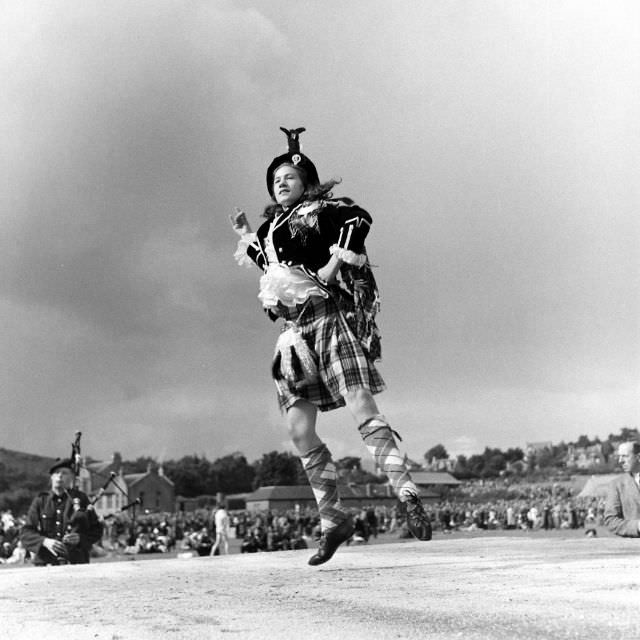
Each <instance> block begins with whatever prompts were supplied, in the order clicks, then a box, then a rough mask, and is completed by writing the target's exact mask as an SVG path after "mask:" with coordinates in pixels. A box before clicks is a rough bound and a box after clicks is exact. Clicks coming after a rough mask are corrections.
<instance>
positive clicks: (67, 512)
mask: <svg viewBox="0 0 640 640" xmlns="http://www.w3.org/2000/svg"><path fill="white" fill-rule="evenodd" d="M74 498H75V499H77V500H78V501H79V506H80V510H79V511H76V510H74V506H73V501H74ZM88 506H89V498H88V497H87V495H86V494H85V493H83V492H82V491H78V490H77V489H70V490H69V491H68V494H67V495H65V496H64V497H63V499H62V501H61V502H60V503H59V504H56V500H55V494H54V493H53V492H52V491H48V492H45V493H41V494H39V495H38V496H37V497H36V498H35V499H34V501H33V502H32V503H31V506H30V507H29V511H28V513H27V521H26V523H25V525H24V527H23V529H22V533H21V535H20V539H21V540H22V544H24V546H25V548H26V549H27V551H30V552H31V553H33V554H34V555H35V559H34V564H36V565H44V564H58V559H57V558H56V557H55V556H54V555H52V554H51V553H50V552H49V550H48V549H47V548H46V547H44V546H43V545H42V542H43V540H44V539H45V538H56V539H58V540H62V537H63V536H64V534H66V533H69V532H72V531H73V532H75V533H78V534H79V535H80V543H79V544H78V545H77V546H74V547H71V546H68V548H67V552H68V556H67V558H66V561H67V562H69V563H70V564H86V563H87V562H89V556H90V551H91V547H92V545H93V544H94V543H96V542H99V541H100V539H101V537H102V525H101V524H100V522H99V520H98V517H97V515H96V513H95V511H94V510H93V509H91V508H89V509H88V508H87V507H88ZM58 510H60V513H59V514H58V513H57V511H58Z"/></svg>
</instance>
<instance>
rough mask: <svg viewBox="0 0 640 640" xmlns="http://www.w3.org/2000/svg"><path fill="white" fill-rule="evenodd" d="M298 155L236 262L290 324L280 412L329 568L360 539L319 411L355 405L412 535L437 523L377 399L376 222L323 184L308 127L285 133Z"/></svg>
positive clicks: (278, 168) (271, 176) (281, 171)
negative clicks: (372, 255) (308, 150)
mask: <svg viewBox="0 0 640 640" xmlns="http://www.w3.org/2000/svg"><path fill="white" fill-rule="evenodd" d="M282 131H284V132H285V134H286V135H287V138H288V146H289V148H288V151H287V153H285V154H284V155H281V156H278V157H277V158H275V159H274V160H273V161H272V162H271V164H270V165H269V168H268V169H267V189H268V191H269V195H270V196H271V198H272V202H271V203H270V204H269V205H268V206H267V207H266V209H265V212H264V217H265V218H266V220H265V222H263V223H262V224H261V225H260V227H259V228H258V230H257V232H256V233H253V232H252V231H251V228H250V226H249V223H248V221H247V217H246V215H245V213H244V212H243V211H241V210H240V209H236V212H235V214H234V215H232V216H230V218H231V222H232V225H233V228H234V230H235V231H236V233H238V235H239V236H240V240H239V242H238V249H237V251H236V260H237V261H238V262H239V263H240V264H248V265H251V264H252V263H255V264H256V265H258V267H260V268H261V269H262V270H263V272H264V273H263V275H262V277H261V278H260V292H259V294H258V297H259V299H260V301H261V302H262V305H263V307H264V309H265V310H266V312H267V313H268V315H269V316H270V317H271V318H272V319H274V320H276V319H278V318H281V319H282V320H284V326H283V331H282V333H281V334H280V337H279V338H278V342H277V345H276V353H275V355H274V360H273V364H272V373H273V378H274V380H275V383H276V387H277V392H278V400H279V403H280V407H281V408H282V410H283V411H284V412H286V417H287V426H288V429H289V434H290V436H291V439H292V441H293V444H294V445H295V447H296V449H297V450H298V452H299V453H300V459H301V460H302V464H303V467H304V469H305V472H306V474H307V477H308V479H309V484H310V485H311V488H312V489H313V493H314V496H315V498H316V502H317V503H318V511H319V514H320V522H321V529H322V536H321V539H320V543H319V546H318V549H317V551H316V553H315V554H314V555H313V556H312V557H311V558H310V559H309V564H311V565H319V564H322V563H324V562H327V560H329V559H330V558H331V557H332V556H333V554H334V553H335V551H336V549H337V548H338V547H339V546H340V545H341V544H342V543H343V542H345V541H347V540H348V539H349V538H350V537H351V535H352V534H353V528H354V527H353V521H352V518H351V516H350V515H349V514H348V512H347V510H346V509H345V508H344V506H343V505H342V504H341V502H340V496H339V491H338V486H337V482H336V468H335V465H334V462H333V460H332V458H331V453H330V452H329V450H328V448H327V446H326V445H325V444H324V443H323V442H322V440H321V439H320V438H319V437H318V434H317V433H316V418H317V414H318V410H320V411H331V410H333V409H337V408H338V407H343V406H346V407H347V408H348V409H349V411H350V412H351V414H352V416H353V418H354V420H355V422H356V424H357V425H358V430H359V431H360V434H361V435H362V438H363V440H364V442H365V445H366V447H367V449H368V450H369V451H370V453H371V454H372V455H373V458H374V460H375V463H376V465H377V466H378V468H379V469H380V470H381V471H382V472H383V473H384V474H386V476H387V478H388V479H389V482H390V484H391V485H392V487H393V489H394V491H395V493H396V495H397V497H398V499H399V501H400V502H401V503H402V505H403V507H404V509H405V511H406V519H407V526H408V528H409V531H410V532H411V533H412V534H413V535H414V536H415V537H416V538H418V539H419V540H430V539H431V524H430V521H429V518H428V516H427V514H426V513H425V510H424V508H423V506H422V503H421V501H420V497H419V493H418V489H417V488H416V485H415V484H414V483H413V481H412V480H411V477H410V475H409V472H408V471H407V469H406V465H405V464H404V458H403V456H402V455H401V454H400V451H399V450H398V447H397V445H396V441H395V438H394V436H397V433H396V432H395V431H393V430H392V429H391V427H390V426H389V423H388V422H387V420H386V418H385V417H384V416H383V415H381V413H380V411H379V409H378V406H377V404H376V401H375V400H374V397H373V396H374V394H376V393H379V392H380V391H382V390H383V389H384V388H385V385H384V381H383V380H382V377H381V376H380V374H379V373H378V370H377V369H376V367H375V365H374V362H375V361H376V360H377V359H379V357H380V334H379V332H378V328H377V326H376V323H375V315H376V313H377V311H378V307H379V297H378V290H377V287H376V283H375V280H374V278H373V274H372V272H371V267H370V265H369V260H368V258H367V253H366V249H365V245H364V241H365V238H366V236H367V234H368V232H369V229H370V227H371V216H370V215H369V214H368V213H367V212H366V211H364V209H361V208H360V207H359V206H357V205H356V204H355V203H354V202H353V201H352V200H349V199H348V198H333V197H332V193H331V190H332V188H333V187H334V186H335V185H336V184H337V181H336V180H330V181H328V182H324V183H321V182H320V180H319V178H318V172H317V170H316V167H315V166H314V164H313V163H312V162H311V160H310V159H309V158H308V157H307V156H305V155H303V154H302V153H301V151H300V145H299V136H300V133H302V132H303V131H304V129H303V128H300V129H294V130H287V129H282Z"/></svg>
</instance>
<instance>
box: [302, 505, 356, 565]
mask: <svg viewBox="0 0 640 640" xmlns="http://www.w3.org/2000/svg"><path fill="white" fill-rule="evenodd" d="M354 530H355V527H354V526H353V519H352V518H351V516H348V517H347V519H346V520H344V521H343V522H341V523H340V524H339V525H338V526H337V527H333V529H329V530H328V531H327V532H326V533H323V534H322V537H321V538H320V543H319V544H318V550H317V551H316V552H315V554H314V555H312V556H311V557H310V558H309V564H310V565H312V566H317V565H319V564H324V563H325V562H327V561H328V560H331V558H332V557H333V554H334V553H335V552H336V550H337V549H338V547H339V546H340V545H341V544H342V543H343V542H346V541H347V540H349V538H351V536H352V535H353V532H354Z"/></svg>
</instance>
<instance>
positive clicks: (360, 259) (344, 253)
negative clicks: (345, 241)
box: [329, 244, 367, 267]
mask: <svg viewBox="0 0 640 640" xmlns="http://www.w3.org/2000/svg"><path fill="white" fill-rule="evenodd" d="M329 253H330V254H331V255H332V256H335V257H336V258H339V259H340V260H342V262H346V263H347V264H351V265H353V266H354V267H362V266H363V265H364V264H365V263H366V262H367V256H366V255H365V254H364V253H355V252H354V251H351V250H349V249H342V248H341V247H339V246H338V245H337V244H334V245H332V246H331V247H330V248H329Z"/></svg>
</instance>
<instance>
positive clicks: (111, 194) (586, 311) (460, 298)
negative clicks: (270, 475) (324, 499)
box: [0, 0, 640, 461]
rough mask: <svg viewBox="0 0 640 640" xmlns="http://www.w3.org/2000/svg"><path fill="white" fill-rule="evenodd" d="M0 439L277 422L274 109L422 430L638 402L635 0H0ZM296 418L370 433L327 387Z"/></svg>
mask: <svg viewBox="0 0 640 640" xmlns="http://www.w3.org/2000/svg"><path fill="white" fill-rule="evenodd" d="M0 32H1V37H0V77H1V78H2V80H1V83H2V84H1V90H0V128H1V129H0V131H1V134H2V140H3V144H2V146H1V149H0V157H1V162H2V169H3V170H2V176H3V188H2V192H1V194H0V225H1V229H2V232H1V233H0V322H1V323H2V331H1V332H0V341H1V342H0V344H1V349H2V350H1V356H2V359H3V361H4V363H5V367H4V375H3V380H2V384H1V385H0V403H1V407H2V416H1V418H0V425H1V427H0V446H2V447H4V448H7V449H15V450H19V451H25V452H29V453H36V454H40V455H50V456H52V457H56V456H63V455H67V453H68V451H69V445H70V443H71V441H72V440H73V437H74V432H75V431H77V430H80V431H82V433H83V436H82V445H83V452H84V453H85V454H87V455H90V456H91V457H93V458H96V459H108V458H109V457H110V456H111V455H112V453H113V452H114V451H118V452H120V453H121V454H122V455H123V457H124V458H125V459H135V458H137V457H139V456H151V457H153V458H156V459H157V460H159V461H162V460H165V459H178V458H180V457H182V456H184V455H191V454H197V455H204V456H206V457H207V458H209V459H210V460H215V459H216V458H218V457H222V456H225V455H229V454H231V453H234V452H236V451H240V452H242V453H243V454H244V455H245V456H246V457H247V459H248V460H249V461H253V460H256V459H258V458H260V457H261V456H262V454H263V453H266V452H268V451H273V450H278V451H284V450H291V446H290V444H289V442H288V438H287V433H286V428H285V426H284V418H283V416H282V415H281V414H280V412H279V409H278V407H277V403H276V399H275V392H274V386H273V382H272V381H271V379H270V373H269V371H270V360H271V357H272V353H273V348H274V344H275V339H276V337H277V334H278V331H279V326H278V325H277V324H273V323H272V322H271V321H269V320H268V319H267V317H266V316H265V315H264V314H263V313H262V311H261V309H260V306H259V303H258V299H257V297H256V296H257V291H258V288H257V287H258V279H259V275H260V272H259V271H258V270H257V269H245V268H243V267H238V266H237V265H236V264H235V262H234V260H233V252H234V250H235V243H236V236H235V234H234V233H233V231H232V230H231V227H230V224H229V220H228V215H229V214H230V213H231V212H232V211H233V208H234V206H239V207H242V208H243V209H244V210H245V211H246V212H247V214H248V217H249V219H250V221H251V222H252V223H253V226H254V228H255V227H257V225H258V223H259V220H260V215H261V212H262V210H263V208H264V206H265V205H266V204H267V203H268V199H269V196H268V193H267V191H266V185H265V172H266V167H267V166H268V164H269V163H270V161H271V160H272V159H273V158H274V157H275V156H277V155H280V154H281V153H283V152H284V151H285V150H286V140H285V137H284V135H283V134H282V133H281V132H280V131H279V127H280V126H285V127H288V128H293V127H300V126H304V127H306V129H307V131H306V132H305V133H304V134H302V136H301V141H302V145H303V151H304V153H305V154H307V155H308V156H309V157H311V159H312V160H313V161H314V163H315V164H316V167H317V168H318V171H319V173H320V177H321V178H322V179H328V178H334V177H335V178H341V179H342V182H341V184H340V185H339V186H338V187H336V189H335V195H336V196H348V197H351V198H353V199H354V200H355V201H356V202H357V203H359V204H360V205H361V206H362V207H364V208H365V209H367V210H368V211H369V212H370V213H371V215H372V217H373V220H374V224H373V227H372V230H371V233H370V235H369V238H368V240H367V247H368V252H369V255H370V257H371V260H372V262H373V263H374V264H375V265H376V269H375V275H376V278H377V280H378V284H379V286H380V289H381V294H382V309H381V313H380V315H379V318H378V319H379V325H380V329H381V331H382V336H383V360H382V362H381V363H380V365H379V368H380V371H381V373H382V375H383V377H384V378H385V380H386V382H387V385H388V389H387V390H386V391H385V392H384V393H383V394H381V395H380V396H377V399H378V404H379V407H380V410H381V412H382V413H384V415H386V417H387V418H388V419H389V421H390V423H391V424H392V426H393V427H394V429H396V430H397V431H398V432H399V433H400V435H401V436H402V438H403V442H402V443H401V447H402V448H403V450H404V451H406V452H407V453H408V454H409V455H410V457H412V458H414V459H420V457H421V456H422V455H423V454H424V452H426V451H427V450H428V449H429V448H430V447H432V446H434V445H435V444H438V443H441V444H443V445H444V446H445V448H446V449H447V450H448V452H449V453H450V454H452V455H458V454H465V455H470V454H472V453H480V452H482V451H483V450H484V448H485V446H490V447H500V448H502V449H507V448H510V447H522V448H524V447H525V445H526V443H527V442H538V441H543V440H551V441H553V442H556V443H557V442H560V441H565V442H569V441H572V440H575V439H577V438H578V437H579V436H580V435H582V434H586V435H588V436H589V437H595V436H599V437H606V436H607V435H608V434H610V433H617V432H618V431H619V430H620V429H621V428H622V427H625V426H627V427H638V426H640V402H639V397H640V396H639V392H640V389H639V385H638V382H639V380H640V375H639V374H640V349H639V347H638V344H639V337H640V321H639V318H640V308H639V306H640V305H639V300H640V259H639V258H640V255H639V254H640V249H639V246H640V245H639V240H640V224H639V221H638V211H640V179H639V177H638V176H639V174H638V168H639V167H640V120H639V119H638V117H637V114H638V113H640V92H638V90H637V86H638V80H639V78H640V5H638V3H636V2H634V1H633V0H629V1H628V2H625V1H622V0H618V1H616V0H613V1H608V2H593V1H589V0H575V1H573V0H567V1H563V0H549V1H548V2H544V1H542V0H540V1H536V2H533V1H531V2H528V1H516V2H514V1H513V0H502V1H499V0H495V1H491V0H483V1H479V0H432V1H430V2H423V1H422V0H399V1H398V2H388V1H387V2H381V1H379V0H354V1H350V2H343V1H338V0H305V1H300V2H284V1H281V0H271V1H270V2H268V3H267V2H257V1H250V0H239V1H236V2H232V1H229V0H210V1H204V0H200V1H198V0H190V1H186V0H183V1H178V0H137V1H136V2H130V1H129V0H110V1H109V2H107V3H105V2H98V1H94V0H86V1H84V2H81V3H78V2H75V1H73V0H58V1H55V0H53V1H50V2H47V3H42V2H40V1H39V0H4V1H2V2H0ZM318 431H319V433H320V435H321V437H322V438H323V439H324V440H325V441H326V442H327V443H328V444H329V447H330V448H331V450H332V451H333V453H334V456H336V457H342V456H346V455H356V456H362V457H366V455H367V454H366V452H365V449H364V447H363V445H362V443H361V441H360V440H359V436H358V433H357V430H356V428H355V425H354V423H353V421H352V418H351V416H350V415H349V414H348V412H347V411H346V409H343V410H338V411H333V412H330V413H327V414H322V415H321V416H320V420H319V426H318Z"/></svg>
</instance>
